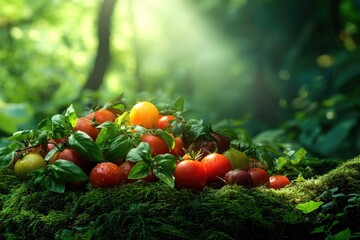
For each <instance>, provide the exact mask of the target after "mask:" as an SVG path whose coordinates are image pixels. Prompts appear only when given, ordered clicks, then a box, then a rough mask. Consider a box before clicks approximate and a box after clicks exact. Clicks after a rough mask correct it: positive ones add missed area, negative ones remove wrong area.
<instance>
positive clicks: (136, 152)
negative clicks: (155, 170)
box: [126, 142, 152, 162]
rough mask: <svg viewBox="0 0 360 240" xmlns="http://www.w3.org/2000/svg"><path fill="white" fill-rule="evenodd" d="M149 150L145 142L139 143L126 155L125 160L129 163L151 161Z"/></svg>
mask: <svg viewBox="0 0 360 240" xmlns="http://www.w3.org/2000/svg"><path fill="white" fill-rule="evenodd" d="M151 159H152V158H151V149H150V145H149V144H148V143H147V142H141V143H140V144H139V145H138V146H137V147H136V148H132V149H130V151H129V152H128V154H127V155H126V160H128V161H131V162H139V161H142V160H144V161H147V162H149V161H150V160H151Z"/></svg>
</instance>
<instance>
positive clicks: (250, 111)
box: [0, 0, 360, 159]
mask: <svg viewBox="0 0 360 240" xmlns="http://www.w3.org/2000/svg"><path fill="white" fill-rule="evenodd" d="M359 27H360V0H324V1H320V0H318V1H301V2H300V1H295V0H288V1H280V0H262V1H260V0H251V1H250V0H198V1H192V0H142V1H135V0H93V1H82V0H66V1H65V0H2V4H1V7H0V136H1V139H2V140H1V143H0V145H1V144H2V145H4V144H6V137H7V136H9V135H11V134H12V133H13V132H15V131H17V130H22V129H27V128H35V127H36V125H37V123H38V122H39V121H40V120H42V119H43V118H46V117H50V116H52V115H54V114H56V113H59V112H61V111H63V110H64V109H65V108H66V107H67V106H69V105H70V104H72V103H73V104H74V106H75V109H76V111H77V113H78V115H81V113H83V112H85V111H86V110H88V109H89V108H91V107H95V106H98V105H101V104H103V103H105V102H106V101H107V100H109V99H110V98H111V97H114V96H116V95H119V94H120V93H125V97H126V99H127V100H128V101H129V103H130V104H133V103H135V101H136V100H147V99H151V101H153V102H154V103H164V102H165V103H172V102H173V101H175V99H176V98H177V97H178V96H184V97H185V108H186V109H187V110H189V117H192V118H197V119H204V121H206V122H209V123H212V124H213V125H216V126H227V127H232V128H234V129H245V130H246V131H247V132H248V133H249V135H250V137H251V138H253V139H254V140H255V141H262V142H267V143H270V144H278V143H282V144H293V145H298V146H300V147H304V148H306V149H307V151H308V152H309V153H310V154H312V155H313V156H316V157H321V158H340V159H346V158H350V157H354V156H356V155H358V154H360V121H359V119H360V116H359V114H360V111H359V110H360V97H359V94H360V54H359V53H360V51H359V43H360V32H359V30H360V29H359Z"/></svg>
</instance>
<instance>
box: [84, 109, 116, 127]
mask: <svg viewBox="0 0 360 240" xmlns="http://www.w3.org/2000/svg"><path fill="white" fill-rule="evenodd" d="M85 117H86V118H87V119H89V120H91V121H94V122H96V123H98V124H102V123H104V122H115V119H116V115H115V114H114V113H113V112H111V111H109V110H106V109H100V110H97V111H95V112H92V113H89V114H88V115H86V116H85Z"/></svg>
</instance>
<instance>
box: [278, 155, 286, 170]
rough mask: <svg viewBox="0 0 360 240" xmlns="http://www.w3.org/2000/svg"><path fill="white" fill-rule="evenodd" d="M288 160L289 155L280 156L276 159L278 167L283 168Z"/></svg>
mask: <svg viewBox="0 0 360 240" xmlns="http://www.w3.org/2000/svg"><path fill="white" fill-rule="evenodd" d="M287 162H288V157H279V158H277V159H276V169H277V170H281V169H282V168H283V167H284V166H285V165H286V163H287Z"/></svg>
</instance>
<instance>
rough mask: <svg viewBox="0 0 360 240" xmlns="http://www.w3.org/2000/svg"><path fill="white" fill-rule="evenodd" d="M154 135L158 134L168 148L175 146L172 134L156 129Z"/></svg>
mask: <svg viewBox="0 0 360 240" xmlns="http://www.w3.org/2000/svg"><path fill="white" fill-rule="evenodd" d="M155 133H156V135H160V137H161V138H162V139H163V140H164V141H165V143H166V145H167V146H168V147H169V149H173V148H174V146H175V141H174V138H173V137H172V136H170V135H169V134H168V133H167V132H165V131H163V130H161V129H157V130H156V132H155Z"/></svg>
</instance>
